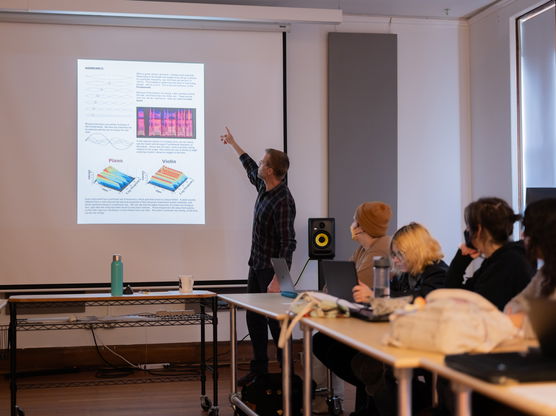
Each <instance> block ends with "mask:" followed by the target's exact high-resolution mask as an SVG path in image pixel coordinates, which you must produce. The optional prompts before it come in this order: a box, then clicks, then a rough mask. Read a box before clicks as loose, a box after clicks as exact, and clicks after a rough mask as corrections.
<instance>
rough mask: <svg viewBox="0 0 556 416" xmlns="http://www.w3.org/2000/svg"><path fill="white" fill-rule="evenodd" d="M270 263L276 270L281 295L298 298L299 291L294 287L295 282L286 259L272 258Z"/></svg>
mask: <svg viewBox="0 0 556 416" xmlns="http://www.w3.org/2000/svg"><path fill="white" fill-rule="evenodd" d="M270 262H271V263H272V267H273V268H274V274H275V275H276V277H277V278H278V284H279V285H280V294H281V295H282V296H286V297H288V298H296V297H297V295H298V294H299V293H301V292H302V291H299V290H297V289H296V288H295V286H294V285H293V280H292V277H291V275H290V269H289V268H288V263H286V259H284V258H275V257H273V258H271V259H270Z"/></svg>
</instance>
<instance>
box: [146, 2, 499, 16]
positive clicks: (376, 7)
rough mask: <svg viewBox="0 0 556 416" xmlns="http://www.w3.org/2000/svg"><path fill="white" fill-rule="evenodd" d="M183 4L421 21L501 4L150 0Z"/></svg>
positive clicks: (474, 11) (467, 13)
mask: <svg viewBox="0 0 556 416" xmlns="http://www.w3.org/2000/svg"><path fill="white" fill-rule="evenodd" d="M150 1H175V2H183V3H210V4H235V5H248V6H278V7H306V8H313V9H341V10H342V11H343V13H344V14H355V15H370V16H403V17H420V18H443V19H461V18H469V17H471V16H473V15H475V14H476V13H478V12H479V11H481V10H482V9H484V8H485V7H487V6H489V5H492V4H494V3H497V2H499V1H500V0H209V1H203V0H150Z"/></svg>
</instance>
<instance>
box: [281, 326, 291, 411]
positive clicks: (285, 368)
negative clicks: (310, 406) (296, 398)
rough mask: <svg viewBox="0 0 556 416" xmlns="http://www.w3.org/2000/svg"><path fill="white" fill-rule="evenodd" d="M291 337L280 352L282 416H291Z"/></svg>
mask: <svg viewBox="0 0 556 416" xmlns="http://www.w3.org/2000/svg"><path fill="white" fill-rule="evenodd" d="M291 348H292V340H291V337H290V338H289V339H288V340H287V342H286V345H285V347H284V350H283V352H282V390H283V391H282V407H283V409H284V416H290V415H291V409H292V399H291V395H292V388H291V387H292V386H291V380H292V375H291V351H292V350H291Z"/></svg>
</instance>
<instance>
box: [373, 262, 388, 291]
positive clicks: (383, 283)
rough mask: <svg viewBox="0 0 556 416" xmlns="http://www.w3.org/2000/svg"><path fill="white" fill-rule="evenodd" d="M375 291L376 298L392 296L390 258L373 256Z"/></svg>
mask: <svg viewBox="0 0 556 416" xmlns="http://www.w3.org/2000/svg"><path fill="white" fill-rule="evenodd" d="M373 292H374V295H375V298H389V297H390V259H389V258H388V257H374V258H373Z"/></svg>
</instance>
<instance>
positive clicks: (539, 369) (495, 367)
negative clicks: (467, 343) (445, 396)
mask: <svg viewBox="0 0 556 416" xmlns="http://www.w3.org/2000/svg"><path fill="white" fill-rule="evenodd" d="M529 306H530V311H529V320H530V321H531V326H532V327H533V330H534V331H535V333H536V334H537V338H538V340H539V348H530V349H529V350H528V351H525V352H505V353H488V354H454V355H447V356H446V357H445V362H446V365H447V366H448V367H451V368H454V369H456V370H458V371H461V372H463V373H467V374H470V375H472V376H473V377H477V378H479V379H482V380H485V381H488V382H490V383H495V384H512V383H526V382H541V381H556V319H554V317H556V300H550V299H529Z"/></svg>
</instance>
